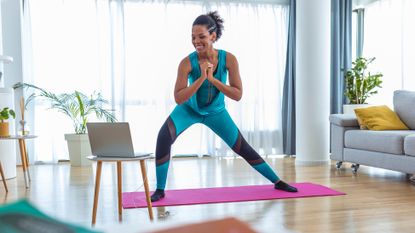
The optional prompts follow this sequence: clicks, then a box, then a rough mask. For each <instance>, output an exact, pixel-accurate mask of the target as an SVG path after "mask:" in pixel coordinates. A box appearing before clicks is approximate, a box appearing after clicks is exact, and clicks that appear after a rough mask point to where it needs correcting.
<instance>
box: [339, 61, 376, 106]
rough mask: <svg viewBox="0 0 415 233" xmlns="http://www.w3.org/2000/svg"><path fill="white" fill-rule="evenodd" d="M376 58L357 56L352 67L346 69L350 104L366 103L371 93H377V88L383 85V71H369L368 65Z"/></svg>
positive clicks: (346, 83) (346, 88)
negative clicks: (372, 72) (373, 72)
mask: <svg viewBox="0 0 415 233" xmlns="http://www.w3.org/2000/svg"><path fill="white" fill-rule="evenodd" d="M374 60H375V58H374V57H373V58H369V59H366V58H363V57H360V58H357V59H356V60H355V61H354V62H352V68H351V69H350V70H348V71H346V74H345V76H344V78H345V85H346V87H345V93H344V94H345V95H346V97H347V98H348V100H349V103H350V104H366V100H367V98H368V97H370V96H371V95H374V94H377V93H378V91H377V90H376V89H377V88H380V87H382V86H381V84H382V80H381V79H380V78H381V77H382V76H383V75H382V74H381V73H376V74H371V73H370V72H369V71H367V68H368V65H369V64H370V63H372V62H373V61H374Z"/></svg>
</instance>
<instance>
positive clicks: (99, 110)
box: [13, 83, 116, 134]
mask: <svg viewBox="0 0 415 233" xmlns="http://www.w3.org/2000/svg"><path fill="white" fill-rule="evenodd" d="M13 88H15V89H17V88H32V89H35V91H38V92H39V93H36V92H35V93H32V94H31V95H30V96H29V97H28V98H27V100H26V106H27V104H28V103H29V102H30V101H31V100H33V99H34V98H38V97H41V98H43V99H46V100H48V101H49V102H50V104H51V106H50V108H52V109H57V110H58V111H59V112H61V113H63V114H65V115H67V116H68V117H69V118H70V119H71V120H72V124H73V126H74V130H75V133H76V134H84V133H86V123H87V122H88V116H89V115H90V114H95V115H96V117H97V118H98V119H105V120H106V121H107V122H115V121H116V118H115V116H114V113H113V110H107V109H104V107H103V106H104V105H106V104H108V101H107V100H105V99H104V98H103V97H102V95H101V94H100V93H95V92H94V93H93V94H92V95H90V96H87V95H85V94H83V93H81V92H79V91H74V92H73V93H69V94H67V93H63V94H59V95H56V94H54V93H52V92H49V91H46V90H45V89H42V88H40V87H37V86H35V85H32V84H27V83H16V84H15V85H14V86H13Z"/></svg>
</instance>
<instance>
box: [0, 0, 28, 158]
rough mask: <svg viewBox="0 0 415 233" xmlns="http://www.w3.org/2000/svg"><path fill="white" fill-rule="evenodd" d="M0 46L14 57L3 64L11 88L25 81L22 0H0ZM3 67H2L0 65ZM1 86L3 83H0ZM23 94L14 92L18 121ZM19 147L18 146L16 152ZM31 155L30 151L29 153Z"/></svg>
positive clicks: (5, 76)
mask: <svg viewBox="0 0 415 233" xmlns="http://www.w3.org/2000/svg"><path fill="white" fill-rule="evenodd" d="M0 5H1V6H0V8H1V9H0V16H1V17H0V25H1V27H0V29H1V33H0V47H2V48H3V52H1V50H0V54H4V55H7V56H11V57H13V62H12V63H10V64H6V65H4V66H3V71H4V72H3V81H4V87H6V88H11V87H12V86H13V84H15V83H17V82H22V81H23V67H22V36H21V23H22V20H21V19H22V1H21V0H0ZM0 69H1V67H0ZM0 87H1V84H0ZM21 96H22V91H21V90H18V91H15V92H14V99H15V104H14V110H15V111H16V115H17V116H16V121H15V122H18V121H20V110H19V106H20V105H19V100H20V98H21ZM14 125H15V129H14V130H13V132H17V130H18V128H19V127H18V124H17V123H16V124H14ZM27 146H28V149H29V152H30V148H31V147H32V142H28V145H27ZM18 151H19V149H18V147H17V146H16V152H18ZM29 156H30V153H29ZM16 157H17V160H18V161H17V163H18V164H21V163H20V156H16Z"/></svg>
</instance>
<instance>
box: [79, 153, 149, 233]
mask: <svg viewBox="0 0 415 233" xmlns="http://www.w3.org/2000/svg"><path fill="white" fill-rule="evenodd" d="M150 157H151V156H145V157H137V158H122V157H96V156H88V157H87V158H88V159H89V160H92V161H96V162H97V173H96V178H95V194H94V206H93V208H92V225H94V224H95V221H96V217H97V207H98V196H99V187H100V182H101V170H102V163H103V162H117V181H118V218H119V220H120V221H121V220H122V171H121V163H122V162H131V161H140V169H141V175H142V177H143V183H144V191H145V194H146V201H147V209H148V215H149V217H150V220H151V221H152V220H153V207H152V205H151V200H150V191H149V188H148V181H147V171H146V166H145V163H144V162H145V160H146V159H149V158H150Z"/></svg>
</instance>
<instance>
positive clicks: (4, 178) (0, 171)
mask: <svg viewBox="0 0 415 233" xmlns="http://www.w3.org/2000/svg"><path fill="white" fill-rule="evenodd" d="M0 174H1V179H2V180H3V185H4V189H6V193H7V192H9V189H8V188H7V183H6V177H4V172H3V166H2V165H1V161H0Z"/></svg>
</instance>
